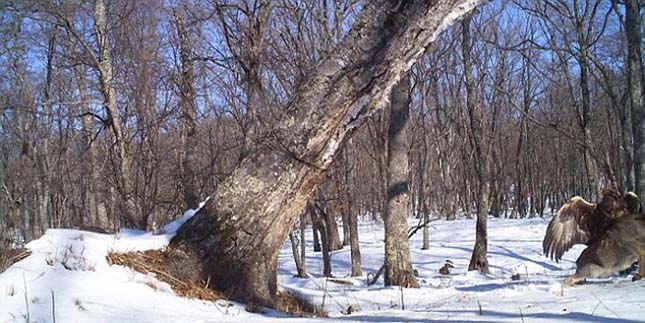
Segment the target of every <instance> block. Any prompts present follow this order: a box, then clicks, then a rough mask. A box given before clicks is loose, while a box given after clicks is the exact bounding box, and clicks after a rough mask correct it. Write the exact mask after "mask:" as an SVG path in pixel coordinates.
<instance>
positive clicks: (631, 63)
mask: <svg viewBox="0 0 645 323" xmlns="http://www.w3.org/2000/svg"><path fill="white" fill-rule="evenodd" d="M624 3H625V36H626V38H627V62H626V63H627V64H626V65H627V93H628V98H629V104H627V105H625V124H626V126H627V127H629V126H632V129H633V138H634V140H633V143H634V147H633V149H634V175H635V176H634V177H635V184H636V185H635V189H636V194H638V195H639V196H642V194H643V193H644V192H645V106H644V105H643V86H644V80H643V52H642V49H641V43H642V41H643V36H642V34H641V28H642V21H641V19H642V18H641V14H640V12H641V11H640V1H638V0H627V1H625V2H624ZM630 118H632V121H631V122H630ZM630 123H631V124H630ZM627 148H629V146H627ZM629 171H630V169H627V170H626V172H629Z"/></svg>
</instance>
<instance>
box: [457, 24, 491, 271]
mask: <svg viewBox="0 0 645 323" xmlns="http://www.w3.org/2000/svg"><path fill="white" fill-rule="evenodd" d="M462 32H463V38H462V41H463V43H462V49H463V59H464V77H465V79H466V106H467V110H468V119H469V121H470V131H469V132H468V133H469V135H470V136H471V143H472V145H473V149H474V150H475V167H476V171H477V180H478V184H479V185H477V200H476V201H475V202H476V203H475V204H476V208H477V225H476V229H475V234H476V237H475V247H474V248H473V254H472V257H471V258H470V264H469V265H468V270H479V271H481V272H484V273H487V272H488V256H487V249H488V233H487V228H486V227H487V223H488V187H489V186H488V180H487V177H486V174H487V171H488V170H487V159H488V157H487V156H486V152H484V143H483V140H484V136H483V130H484V129H483V122H484V121H483V120H482V115H481V113H479V111H477V107H476V102H475V100H476V98H475V82H474V81H473V74H472V73H473V72H472V62H471V57H470V55H471V37H470V17H467V18H466V19H464V21H463V22H462Z"/></svg>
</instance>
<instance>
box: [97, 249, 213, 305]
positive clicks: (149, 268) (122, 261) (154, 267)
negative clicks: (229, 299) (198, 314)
mask: <svg viewBox="0 0 645 323" xmlns="http://www.w3.org/2000/svg"><path fill="white" fill-rule="evenodd" d="M167 257H168V255H167V253H166V251H164V250H148V251H143V252H142V251H135V252H128V253H115V252H110V253H108V255H107V257H106V258H107V261H108V263H109V264H110V265H121V266H126V267H129V268H131V269H133V270H135V271H138V272H140V273H144V274H149V273H154V274H155V275H156V277H157V279H159V280H161V281H164V282H166V283H168V284H169V285H170V287H171V288H172V290H173V291H174V292H175V293H176V294H177V295H179V296H183V297H188V298H196V299H201V300H206V301H215V300H218V299H226V297H224V295H222V294H221V293H219V292H217V291H215V290H213V289H211V288H210V281H206V282H202V283H201V284H197V283H195V282H191V281H188V282H185V281H182V280H179V279H177V278H175V277H174V276H172V275H171V274H169V273H167V272H166V271H164V270H163V269H162V268H163V263H164V259H166V258H167Z"/></svg>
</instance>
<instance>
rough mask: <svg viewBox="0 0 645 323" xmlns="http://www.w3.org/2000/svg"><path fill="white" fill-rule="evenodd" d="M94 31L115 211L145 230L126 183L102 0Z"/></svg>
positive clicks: (126, 166) (127, 173) (127, 222)
mask: <svg viewBox="0 0 645 323" xmlns="http://www.w3.org/2000/svg"><path fill="white" fill-rule="evenodd" d="M94 30H95V32H96V42H97V46H98V52H99V55H98V58H97V59H98V61H97V62H96V64H97V68H98V70H99V81H100V85H101V92H102V94H103V98H104V100H105V108H106V111H107V116H108V120H109V122H110V126H111V128H112V133H113V135H114V143H113V144H112V145H111V150H110V153H111V161H112V163H113V168H114V178H115V186H116V190H117V192H118V194H119V201H118V203H117V204H118V207H119V212H120V213H121V219H122V221H123V224H125V225H127V226H132V227H138V228H142V229H145V228H146V226H147V224H146V223H140V222H138V221H137V219H136V207H135V204H134V198H133V194H134V192H133V190H132V184H131V180H130V176H131V174H130V158H129V156H128V153H127V144H126V141H125V134H124V132H123V126H122V124H121V118H120V115H119V110H118V107H117V92H116V86H115V83H116V82H115V81H114V79H113V78H114V73H113V70H112V59H111V50H110V45H109V42H108V39H107V36H108V32H107V13H106V10H105V4H104V3H103V0H96V1H95V2H94Z"/></svg>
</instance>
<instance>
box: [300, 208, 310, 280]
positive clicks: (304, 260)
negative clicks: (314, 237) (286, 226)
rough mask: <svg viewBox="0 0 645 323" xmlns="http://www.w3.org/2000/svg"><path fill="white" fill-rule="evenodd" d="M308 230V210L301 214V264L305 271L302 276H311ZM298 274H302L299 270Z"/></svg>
mask: <svg viewBox="0 0 645 323" xmlns="http://www.w3.org/2000/svg"><path fill="white" fill-rule="evenodd" d="M306 230H307V212H302V214H301V215H300V264H301V265H300V266H301V268H302V273H304V275H303V276H300V277H302V278H307V277H309V274H307V243H306V242H307V240H306V238H307V235H306ZM298 275H300V271H298Z"/></svg>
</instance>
